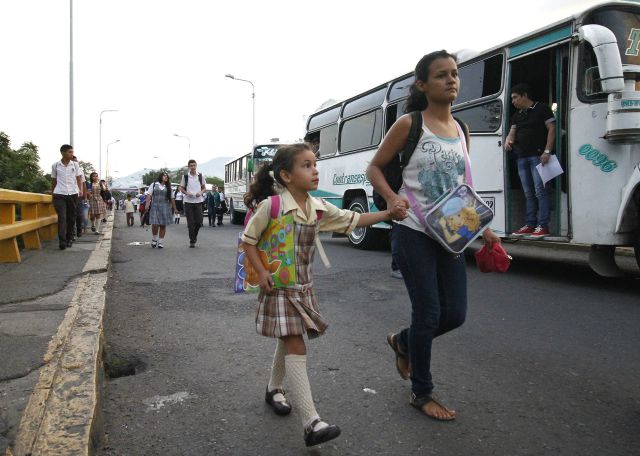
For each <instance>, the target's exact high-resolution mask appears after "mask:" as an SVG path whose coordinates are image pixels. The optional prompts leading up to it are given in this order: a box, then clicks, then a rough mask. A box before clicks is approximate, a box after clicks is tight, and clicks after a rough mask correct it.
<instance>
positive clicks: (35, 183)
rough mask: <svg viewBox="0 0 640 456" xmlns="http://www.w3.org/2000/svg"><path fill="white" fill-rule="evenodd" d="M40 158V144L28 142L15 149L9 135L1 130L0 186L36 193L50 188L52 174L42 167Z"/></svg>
mask: <svg viewBox="0 0 640 456" xmlns="http://www.w3.org/2000/svg"><path fill="white" fill-rule="evenodd" d="M39 159H40V157H39V155H38V146H36V145H35V144H33V143H32V142H26V143H24V144H23V145H22V146H21V147H20V149H18V150H13V149H11V140H10V139H9V136H8V135H7V134H6V133H4V132H0V188H7V189H10V190H20V191H23V192H35V193H42V192H44V191H46V190H48V189H50V188H51V180H50V176H49V178H47V176H45V174H44V173H43V172H42V170H41V169H40V166H39V165H38V161H39Z"/></svg>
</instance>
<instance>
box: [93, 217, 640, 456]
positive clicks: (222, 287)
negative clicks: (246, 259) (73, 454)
mask: <svg viewBox="0 0 640 456" xmlns="http://www.w3.org/2000/svg"><path fill="white" fill-rule="evenodd" d="M184 222H185V220H184V219H183V220H182V223H183V224H181V225H179V226H172V227H170V229H169V231H168V237H167V241H166V243H165V244H166V248H165V249H164V250H161V251H158V250H154V249H151V247H150V246H149V245H131V243H132V242H136V241H149V240H150V233H149V232H146V231H145V230H144V229H141V228H140V227H138V226H136V227H133V228H127V227H126V226H124V223H123V218H122V215H121V214H119V218H118V223H117V224H116V226H117V228H115V229H114V235H113V252H112V261H113V270H112V277H111V278H110V281H109V284H108V290H107V308H106V313H107V314H106V319H105V332H106V342H107V358H112V359H115V361H112V364H118V363H119V362H120V363H121V362H122V360H125V361H128V362H130V363H133V364H135V365H137V372H136V374H135V375H131V376H125V377H120V378H114V379H110V380H108V381H107V383H106V391H105V400H104V404H103V405H104V430H105V438H104V442H103V444H102V445H101V447H100V449H99V452H98V454H100V455H103V456H107V455H108V456H113V455H209V454H212V455H213V454H215V455H297V454H310V455H359V454H363V455H409V454H425V455H598V456H600V455H616V456H618V455H637V454H639V452H640V450H639V448H640V432H638V430H639V429H640V382H639V381H638V378H640V355H639V354H638V346H639V345H640V331H638V322H640V299H638V297H639V296H640V281H638V280H633V279H618V280H610V279H603V278H600V277H598V276H596V275H595V274H594V273H592V272H591V271H590V270H589V269H588V267H587V266H586V264H585V263H581V262H580V261H579V260H576V259H575V258H573V259H571V260H567V258H565V257H564V256H563V255H564V254H563V253H562V252H556V251H549V252H548V253H547V254H545V255H543V256H546V257H547V259H542V258H540V255H538V256H536V257H535V258H533V257H532V258H527V256H526V255H525V254H520V255H519V256H518V258H517V261H515V262H514V264H513V266H512V268H511V269H510V271H509V272H508V273H507V274H503V275H498V274H481V273H479V272H478V271H477V269H476V268H475V265H473V263H472V262H471V260H469V266H468V278H469V285H468V289H469V313H468V318H467V322H466V323H465V325H464V326H463V327H461V328H460V329H459V330H457V331H454V332H453V333H451V334H447V335H445V336H443V337H442V338H441V339H438V340H437V341H436V342H435V344H434V356H433V367H432V370H433V374H434V380H435V382H436V394H437V396H438V397H439V398H440V399H441V400H442V401H443V402H445V403H446V404H448V405H450V406H451V407H453V408H455V409H456V410H457V411H458V414H459V418H458V419H457V420H456V421H455V422H452V423H440V422H436V421H433V420H430V419H428V418H426V417H424V416H422V415H421V414H420V413H419V412H418V411H416V410H415V409H413V408H411V407H410V406H409V405H408V394H409V390H410V385H409V383H408V382H404V381H402V380H401V379H400V377H399V376H398V374H397V372H396V370H395V367H394V364H393V356H392V352H391V350H390V349H389V347H388V346H387V345H386V342H385V336H386V334H387V332H388V331H390V330H396V329H398V328H400V327H401V326H403V325H405V324H407V323H408V321H409V314H410V305H409V301H408V297H407V294H406V291H405V288H404V284H403V282H402V281H401V280H397V279H393V278H391V277H390V276H389V272H390V268H389V263H390V255H389V252H363V251H358V250H355V249H352V248H351V247H349V246H348V245H347V242H346V240H345V239H331V238H330V237H328V236H325V237H323V244H324V246H325V249H326V251H327V254H328V256H329V258H330V259H331V261H332V263H333V268H331V269H329V270H325V269H324V267H323V266H322V264H321V263H320V262H319V261H317V264H316V265H314V268H315V271H316V274H315V279H314V282H315V284H316V288H317V292H318V295H319V301H320V305H321V307H322V309H323V313H324V315H325V317H326V318H327V319H328V321H329V322H330V327H329V330H328V332H327V333H326V335H325V336H323V337H321V338H319V339H316V340H314V341H311V343H310V344H309V355H308V366H309V376H310V379H311V385H312V389H313V392H314V397H315V400H316V406H317V409H318V411H319V412H320V414H321V416H322V417H323V418H324V419H326V420H327V421H329V422H331V423H335V424H338V425H340V426H341V428H342V431H343V433H342V435H341V436H340V437H339V438H338V439H336V440H334V441H332V442H329V443H327V444H324V445H322V446H320V447H315V448H314V449H307V448H306V447H305V446H304V442H303V439H302V430H301V428H300V424H299V420H298V418H297V416H296V415H295V414H292V415H291V416H289V417H278V416H276V415H274V414H273V413H272V412H271V411H270V410H269V409H268V408H267V406H266V404H265V403H264V399H263V398H264V388H265V385H266V382H267V381H268V375H269V368H270V364H271V356H272V353H273V348H274V343H273V341H271V340H269V339H266V338H263V337H260V336H258V335H256V334H255V329H254V315H255V296H252V295H235V294H233V291H232V268H233V264H234V259H235V245H236V239H237V233H238V227H235V226H229V225H225V226H223V227H216V228H209V227H204V228H203V230H202V231H201V235H200V238H199V241H198V245H197V248H196V249H189V248H188V237H187V233H186V226H185V225H184Z"/></svg>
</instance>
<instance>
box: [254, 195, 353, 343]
mask: <svg viewBox="0 0 640 456" xmlns="http://www.w3.org/2000/svg"><path fill="white" fill-rule="evenodd" d="M306 210H307V214H308V215H305V213H304V211H303V210H302V209H301V208H300V207H299V206H298V204H297V203H296V202H295V200H294V199H293V197H292V196H291V193H289V191H288V190H286V189H285V191H284V192H283V193H282V194H281V205H280V214H281V215H284V214H289V213H291V214H292V216H293V221H294V243H295V268H296V284H295V286H291V287H286V288H277V289H273V290H272V291H271V292H269V293H265V292H263V291H260V294H259V296H258V301H259V302H258V309H257V312H256V330H257V332H258V334H261V335H263V336H266V337H283V336H291V335H302V334H304V333H305V332H306V333H307V334H308V336H309V337H310V338H313V337H317V336H320V335H322V334H323V333H324V331H325V330H326V329H327V326H328V325H327V322H326V321H325V319H324V318H323V317H322V315H321V313H320V308H319V306H318V301H317V298H316V294H315V291H314V290H313V280H312V279H313V278H312V273H311V266H312V264H313V256H314V254H315V243H314V241H315V238H316V236H317V235H318V233H319V232H320V231H335V232H341V233H345V234H349V233H351V231H353V229H354V228H355V227H356V225H357V224H358V221H359V220H360V214H359V213H356V212H352V211H348V210H345V209H338V208H337V207H335V206H334V205H332V204H329V203H326V202H324V201H323V200H320V199H318V198H314V197H312V196H309V197H308V198H307V201H306ZM270 211H271V207H270V202H269V199H266V200H264V201H262V202H261V203H260V204H259V205H258V208H257V209H256V212H255V214H254V215H253V216H252V217H251V219H250V220H249V222H248V223H247V226H246V228H245V230H244V233H243V235H242V241H243V242H246V243H247V244H251V245H256V244H257V243H258V241H259V239H260V236H261V235H262V232H263V231H264V230H265V229H266V228H267V225H268V224H269V220H270ZM317 212H321V213H322V216H321V218H320V220H319V221H318V215H317Z"/></svg>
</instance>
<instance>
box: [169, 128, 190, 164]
mask: <svg viewBox="0 0 640 456" xmlns="http://www.w3.org/2000/svg"><path fill="white" fill-rule="evenodd" d="M173 136H176V137H178V138H184V139H186V140H187V141H188V142H189V160H191V139H189V137H188V136H183V135H179V134H178V133H174V134H173Z"/></svg>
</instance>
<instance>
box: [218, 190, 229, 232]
mask: <svg viewBox="0 0 640 456" xmlns="http://www.w3.org/2000/svg"><path fill="white" fill-rule="evenodd" d="M218 201H219V202H218V205H217V206H216V214H217V215H218V226H220V225H222V218H223V217H224V214H226V213H227V200H226V199H225V197H224V192H223V191H219V192H218Z"/></svg>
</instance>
